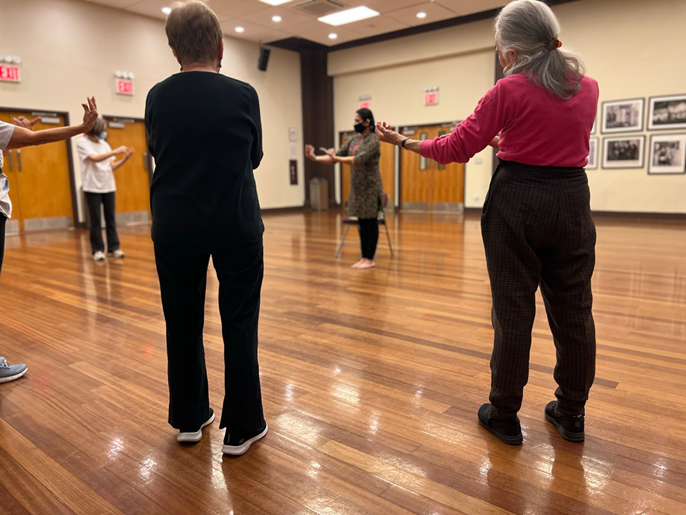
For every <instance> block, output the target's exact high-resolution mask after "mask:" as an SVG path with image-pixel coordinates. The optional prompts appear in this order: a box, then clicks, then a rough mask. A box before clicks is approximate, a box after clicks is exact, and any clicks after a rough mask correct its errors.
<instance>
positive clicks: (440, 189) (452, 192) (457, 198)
mask: <svg viewBox="0 0 686 515" xmlns="http://www.w3.org/2000/svg"><path fill="white" fill-rule="evenodd" d="M451 125H452V124H445V125H443V126H441V127H439V129H438V134H437V135H438V136H444V135H446V134H450V129H451ZM432 173H433V180H432V195H431V210H432V211H462V209H463V207H464V164H463V163H450V164H447V165H441V164H438V163H436V162H434V167H433V171H432Z"/></svg>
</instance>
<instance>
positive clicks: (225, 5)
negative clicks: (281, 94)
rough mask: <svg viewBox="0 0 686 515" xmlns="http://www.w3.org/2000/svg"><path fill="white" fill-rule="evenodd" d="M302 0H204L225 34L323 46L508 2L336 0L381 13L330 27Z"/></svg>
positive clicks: (165, 2)
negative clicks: (280, 0) (279, 1)
mask: <svg viewBox="0 0 686 515" xmlns="http://www.w3.org/2000/svg"><path fill="white" fill-rule="evenodd" d="M86 1H88V2H94V3H97V4H101V5H107V6H109V7H114V8H117V9H123V10H126V11H130V12H133V13H137V14H142V15H145V16H152V17H154V18H159V19H165V18H166V16H165V15H164V13H162V8H163V7H167V6H171V4H172V3H173V1H174V0H86ZM302 1H303V0H291V1H290V2H288V3H286V4H283V5H281V6H278V7H272V6H270V5H269V4H266V3H263V2H260V1H259V0H207V1H206V3H207V5H208V6H209V7H211V8H212V9H213V10H214V12H216V13H217V16H218V17H219V21H220V23H221V25H222V28H223V29H224V33H225V34H226V35H227V36H230V37H235V38H240V39H247V40H250V41H262V42H263V43H269V42H270V41H277V40H280V39H286V38H290V37H300V38H304V39H309V40H310V41H314V42H316V43H320V44H322V45H327V46H333V45H339V44H341V43H347V42H349V41H354V40H357V39H364V38H368V37H371V36H378V35H380V34H386V33H388V32H394V31H397V30H402V29H407V28H410V27H416V26H418V25H426V24H429V23H434V22H437V21H441V20H446V19H449V18H455V17H458V16H466V15H469V14H474V13H478V12H483V11H489V10H491V9H495V8H498V7H502V6H503V5H505V4H507V0H336V1H337V2H339V3H342V4H344V5H345V6H346V8H350V7H357V6H361V5H364V6H367V7H369V8H371V9H374V10H376V11H378V12H380V13H381V16H377V17H375V18H371V19H368V20H363V21H359V22H355V23H350V24H348V25H343V26H340V27H331V26H329V25H327V24H325V23H322V22H320V21H318V20H317V16H313V15H310V14H304V13H303V12H302V11H299V10H297V9H296V5H298V4H300V3H301V2H302ZM319 1H322V2H323V1H324V0H319ZM419 12H425V13H426V14H427V16H426V18H424V19H419V18H417V13H419ZM275 15H278V16H281V18H282V21H280V22H278V23H276V22H273V21H272V17H273V16H275ZM236 27H243V28H244V29H245V31H244V32H243V33H237V32H236V30H235V29H236ZM331 33H336V34H337V35H338V38H337V39H335V40H332V39H329V34H331Z"/></svg>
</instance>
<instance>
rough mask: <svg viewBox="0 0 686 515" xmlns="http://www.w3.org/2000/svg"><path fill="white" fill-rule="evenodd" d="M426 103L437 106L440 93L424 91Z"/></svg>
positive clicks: (426, 104)
mask: <svg viewBox="0 0 686 515" xmlns="http://www.w3.org/2000/svg"><path fill="white" fill-rule="evenodd" d="M424 105H425V106H435V105H438V93H436V92H433V93H424Z"/></svg>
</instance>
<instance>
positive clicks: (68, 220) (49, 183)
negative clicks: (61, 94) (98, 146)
mask: <svg viewBox="0 0 686 515" xmlns="http://www.w3.org/2000/svg"><path fill="white" fill-rule="evenodd" d="M6 114H9V118H10V119H11V118H12V117H18V116H24V117H26V118H28V119H32V118H34V117H35V116H36V113H31V112H11V113H3V115H6ZM65 125H66V123H65V117H64V116H63V115H59V114H54V113H50V114H46V115H42V116H41V120H40V121H39V122H38V123H37V124H36V125H35V127H34V130H43V129H49V128H55V127H64V126H65ZM68 145H69V142H68V141H66V142H65V141H59V142H56V143H50V144H47V145H40V146H35V147H26V148H22V149H16V150H13V151H12V154H13V156H12V157H13V159H12V161H13V163H12V164H13V168H14V171H13V172H12V174H13V175H14V177H13V180H12V181H11V182H10V188H12V187H14V193H13V194H11V198H12V201H13V203H14V206H15V209H14V212H13V215H12V218H13V219H16V221H17V222H18V230H19V231H20V232H23V231H37V230H45V229H62V228H67V227H71V226H72V224H73V220H72V216H73V204H72V182H71V174H70V168H69V152H68ZM10 191H11V190H10Z"/></svg>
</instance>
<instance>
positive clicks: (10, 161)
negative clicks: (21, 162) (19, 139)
mask: <svg viewBox="0 0 686 515" xmlns="http://www.w3.org/2000/svg"><path fill="white" fill-rule="evenodd" d="M7 157H8V158H9V163H10V172H13V171H14V163H13V159H12V151H11V150H8V151H7Z"/></svg>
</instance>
